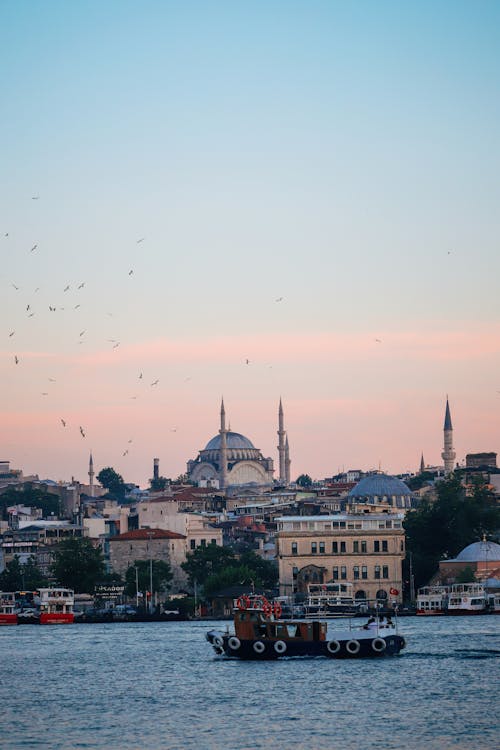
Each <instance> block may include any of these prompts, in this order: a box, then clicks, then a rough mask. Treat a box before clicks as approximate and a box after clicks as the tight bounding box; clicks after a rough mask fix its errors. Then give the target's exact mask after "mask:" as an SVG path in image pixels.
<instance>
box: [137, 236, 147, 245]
mask: <svg viewBox="0 0 500 750" xmlns="http://www.w3.org/2000/svg"><path fill="white" fill-rule="evenodd" d="M144 239H145V238H144V237H141V238H140V239H139V240H137V244H139V243H140V242H144Z"/></svg>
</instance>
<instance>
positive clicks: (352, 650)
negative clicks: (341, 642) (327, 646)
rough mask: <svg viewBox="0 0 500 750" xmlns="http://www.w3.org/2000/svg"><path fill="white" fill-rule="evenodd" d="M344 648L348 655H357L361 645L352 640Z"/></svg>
mask: <svg viewBox="0 0 500 750" xmlns="http://www.w3.org/2000/svg"><path fill="white" fill-rule="evenodd" d="M345 647H346V650H347V653H348V654H357V653H358V652H359V649H360V648H361V644H360V642H359V641H356V640H355V639H354V638H353V639H352V640H350V641H347V643H346V644H345Z"/></svg>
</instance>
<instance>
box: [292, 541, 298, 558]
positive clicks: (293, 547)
mask: <svg viewBox="0 0 500 750" xmlns="http://www.w3.org/2000/svg"><path fill="white" fill-rule="evenodd" d="M296 554H297V542H292V555H296Z"/></svg>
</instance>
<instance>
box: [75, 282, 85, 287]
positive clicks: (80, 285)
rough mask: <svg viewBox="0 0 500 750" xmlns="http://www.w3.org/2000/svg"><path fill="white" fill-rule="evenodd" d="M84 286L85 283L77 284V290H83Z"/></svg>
mask: <svg viewBox="0 0 500 750" xmlns="http://www.w3.org/2000/svg"><path fill="white" fill-rule="evenodd" d="M84 286H85V282H84V281H82V283H81V284H78V286H77V289H83V287H84Z"/></svg>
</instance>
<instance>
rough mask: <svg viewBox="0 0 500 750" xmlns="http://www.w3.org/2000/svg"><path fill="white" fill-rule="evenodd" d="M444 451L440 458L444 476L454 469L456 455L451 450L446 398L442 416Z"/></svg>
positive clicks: (451, 435)
mask: <svg viewBox="0 0 500 750" xmlns="http://www.w3.org/2000/svg"><path fill="white" fill-rule="evenodd" d="M443 430H444V450H443V452H442V453H441V458H442V459H443V461H444V475H445V476H446V475H447V474H450V473H451V472H452V471H453V469H454V468H455V457H456V455H457V454H456V453H455V451H454V450H453V425H452V424H451V414H450V405H449V403H448V396H446V411H445V415H444V428H443Z"/></svg>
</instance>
